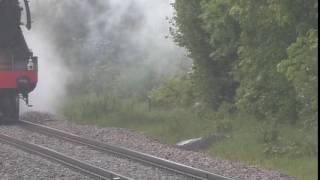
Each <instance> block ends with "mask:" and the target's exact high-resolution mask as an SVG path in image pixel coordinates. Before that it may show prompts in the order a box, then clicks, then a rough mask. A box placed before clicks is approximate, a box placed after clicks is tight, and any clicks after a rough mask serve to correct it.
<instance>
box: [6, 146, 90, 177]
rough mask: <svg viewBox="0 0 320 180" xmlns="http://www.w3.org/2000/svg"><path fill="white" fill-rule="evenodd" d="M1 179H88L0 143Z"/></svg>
mask: <svg viewBox="0 0 320 180" xmlns="http://www.w3.org/2000/svg"><path fill="white" fill-rule="evenodd" d="M0 179H1V180H31V179H32V180H37V179H43V180H90V179H91V178H89V177H87V176H84V175H82V174H80V173H77V172H74V171H72V170H70V169H68V168H65V167H63V166H61V165H60V164H58V163H54V162H51V161H48V160H46V159H43V158H41V157H38V156H34V155H32V154H29V153H26V152H24V151H21V150H19V149H16V148H14V147H11V146H8V145H6V144H2V143H0Z"/></svg>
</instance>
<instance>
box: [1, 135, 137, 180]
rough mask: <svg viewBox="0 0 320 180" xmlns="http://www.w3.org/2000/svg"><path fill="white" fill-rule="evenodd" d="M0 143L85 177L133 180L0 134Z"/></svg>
mask: <svg viewBox="0 0 320 180" xmlns="http://www.w3.org/2000/svg"><path fill="white" fill-rule="evenodd" d="M0 141H2V142H4V143H6V144H9V145H12V146H15V147H17V148H19V149H22V150H24V151H27V152H30V153H32V154H36V155H39V156H42V157H44V158H47V159H50V160H53V161H56V162H58V163H60V164H63V165H65V166H68V167H70V168H72V169H75V170H77V171H79V172H82V173H84V174H86V175H89V176H91V177H94V178H99V179H111V180H133V179H131V178H128V177H125V176H122V175H119V174H117V173H114V172H112V171H108V170H105V169H102V168H99V167H96V166H93V165H90V164H87V163H84V162H81V161H79V160H76V159H73V158H70V157H67V156H65V155H63V154H61V153H58V152H56V151H53V150H50V149H48V148H45V147H42V146H39V145H35V144H31V143H26V142H23V141H21V140H18V139H15V138H12V137H10V136H6V135H3V134H0Z"/></svg>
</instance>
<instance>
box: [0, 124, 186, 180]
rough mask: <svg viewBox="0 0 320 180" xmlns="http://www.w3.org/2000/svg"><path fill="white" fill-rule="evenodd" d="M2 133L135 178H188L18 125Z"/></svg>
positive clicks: (155, 179) (4, 128) (140, 179)
mask: <svg viewBox="0 0 320 180" xmlns="http://www.w3.org/2000/svg"><path fill="white" fill-rule="evenodd" d="M0 131H1V133H2V134H5V135H8V136H11V137H15V138H18V139H20V140H23V141H24V142H28V143H33V144H37V145H40V146H44V147H47V148H49V149H52V150H54V151H57V152H60V153H62V154H64V155H66V156H68V157H71V158H75V159H78V160H81V161H84V162H86V163H88V164H92V165H94V166H97V167H100V168H104V169H107V170H111V171H113V172H115V173H118V174H121V175H124V176H127V177H130V178H133V179H137V180H143V179H145V180H158V179H166V180H178V179H179V180H180V179H181V180H188V179H191V178H187V177H184V176H182V175H178V174H175V173H171V172H169V171H167V170H163V169H159V168H155V167H152V166H146V165H143V164H141V163H138V162H134V161H131V160H129V159H127V158H120V157H117V156H115V155H112V154H108V153H103V152H99V151H96V150H92V149H90V148H88V147H86V146H82V145H78V144H74V143H71V142H68V141H64V140H60V139H57V138H54V137H49V136H47V135H43V134H39V133H35V132H31V131H29V130H26V129H23V128H21V127H18V126H2V127H0Z"/></svg>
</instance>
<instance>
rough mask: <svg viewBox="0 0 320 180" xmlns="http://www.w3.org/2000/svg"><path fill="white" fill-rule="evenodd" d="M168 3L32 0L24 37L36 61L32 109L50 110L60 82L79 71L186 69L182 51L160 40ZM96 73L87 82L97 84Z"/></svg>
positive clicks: (169, 71) (165, 28)
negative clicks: (29, 24)
mask: <svg viewBox="0 0 320 180" xmlns="http://www.w3.org/2000/svg"><path fill="white" fill-rule="evenodd" d="M170 3H171V2H170V1H169V0H167V1H164V0H125V1H119V0H94V1H92V0H67V1H61V0H45V1H44V0H32V1H31V8H32V11H33V14H34V23H33V25H34V28H33V30H32V32H29V33H27V34H26V37H27V41H28V42H29V45H30V47H31V48H32V50H33V51H34V53H35V54H36V55H38V56H39V62H40V64H39V65H40V73H39V77H40V79H39V86H38V87H37V89H36V91H35V92H34V93H32V96H31V97H32V99H33V101H32V102H33V104H34V105H35V109H39V110H45V111H54V109H55V107H56V106H57V105H59V100H60V99H62V98H63V96H64V95H65V87H66V85H68V84H69V82H73V81H76V80H77V77H78V76H81V75H82V74H84V73H88V74H90V73H91V74H93V72H94V73H96V72H97V71H96V70H95V71H93V72H90V71H92V69H94V68H97V67H98V68H100V67H104V69H103V72H107V71H108V72H109V69H112V71H117V72H116V73H118V74H121V73H122V72H124V71H129V70H130V68H128V67H133V66H134V67H141V68H144V67H147V68H149V69H150V71H151V72H152V73H153V74H154V75H156V76H164V75H168V74H174V73H176V72H177V71H180V70H181V64H183V65H184V66H183V67H185V66H186V67H188V66H189V63H190V62H187V61H186V57H185V51H184V50H183V49H181V48H178V47H177V46H176V45H175V44H174V43H173V40H172V39H171V38H170V37H168V38H165V37H167V36H168V35H169V22H168V19H170V17H171V16H172V13H173V8H172V7H171V5H170ZM116 68H119V69H120V70H115V69H116ZM136 69H137V68H136ZM102 76H103V74H101V73H100V74H97V75H93V78H92V79H91V80H92V81H93V83H92V82H91V84H93V86H94V81H97V83H96V84H100V83H101V82H99V80H101V78H102ZM106 76H108V77H109V76H110V73H109V74H107V75H106ZM105 80H106V79H104V81H105ZM88 84H90V83H89V82H88Z"/></svg>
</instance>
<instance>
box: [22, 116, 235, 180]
mask: <svg viewBox="0 0 320 180" xmlns="http://www.w3.org/2000/svg"><path fill="white" fill-rule="evenodd" d="M21 126H22V127H24V128H27V129H29V130H32V131H37V132H40V133H43V134H47V135H49V136H54V137H57V138H60V139H64V140H68V141H70V142H74V143H77V144H81V145H85V146H88V147H91V148H94V149H97V150H100V151H103V152H108V153H113V154H117V155H120V156H123V157H126V158H129V159H132V160H136V161H139V162H142V163H146V164H149V165H152V166H155V167H158V168H162V169H166V170H169V171H172V172H175V173H178V174H182V175H186V176H189V177H193V178H196V179H201V180H232V179H230V178H227V177H224V176H220V175H217V174H213V173H211V172H208V171H204V170H201V169H197V168H193V167H190V166H186V165H183V164H180V163H176V162H173V161H169V160H166V159H163V158H159V157H156V156H152V155H149V154H145V153H141V152H137V151H133V150H130V149H127V148H123V147H119V146H113V145H109V144H105V143H101V142H98V141H95V140H92V139H88V138H83V137H80V136H78V135H74V134H71V133H67V132H64V131H61V130H58V129H54V128H51V127H47V126H43V125H39V124H34V123H31V122H28V121H21Z"/></svg>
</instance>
